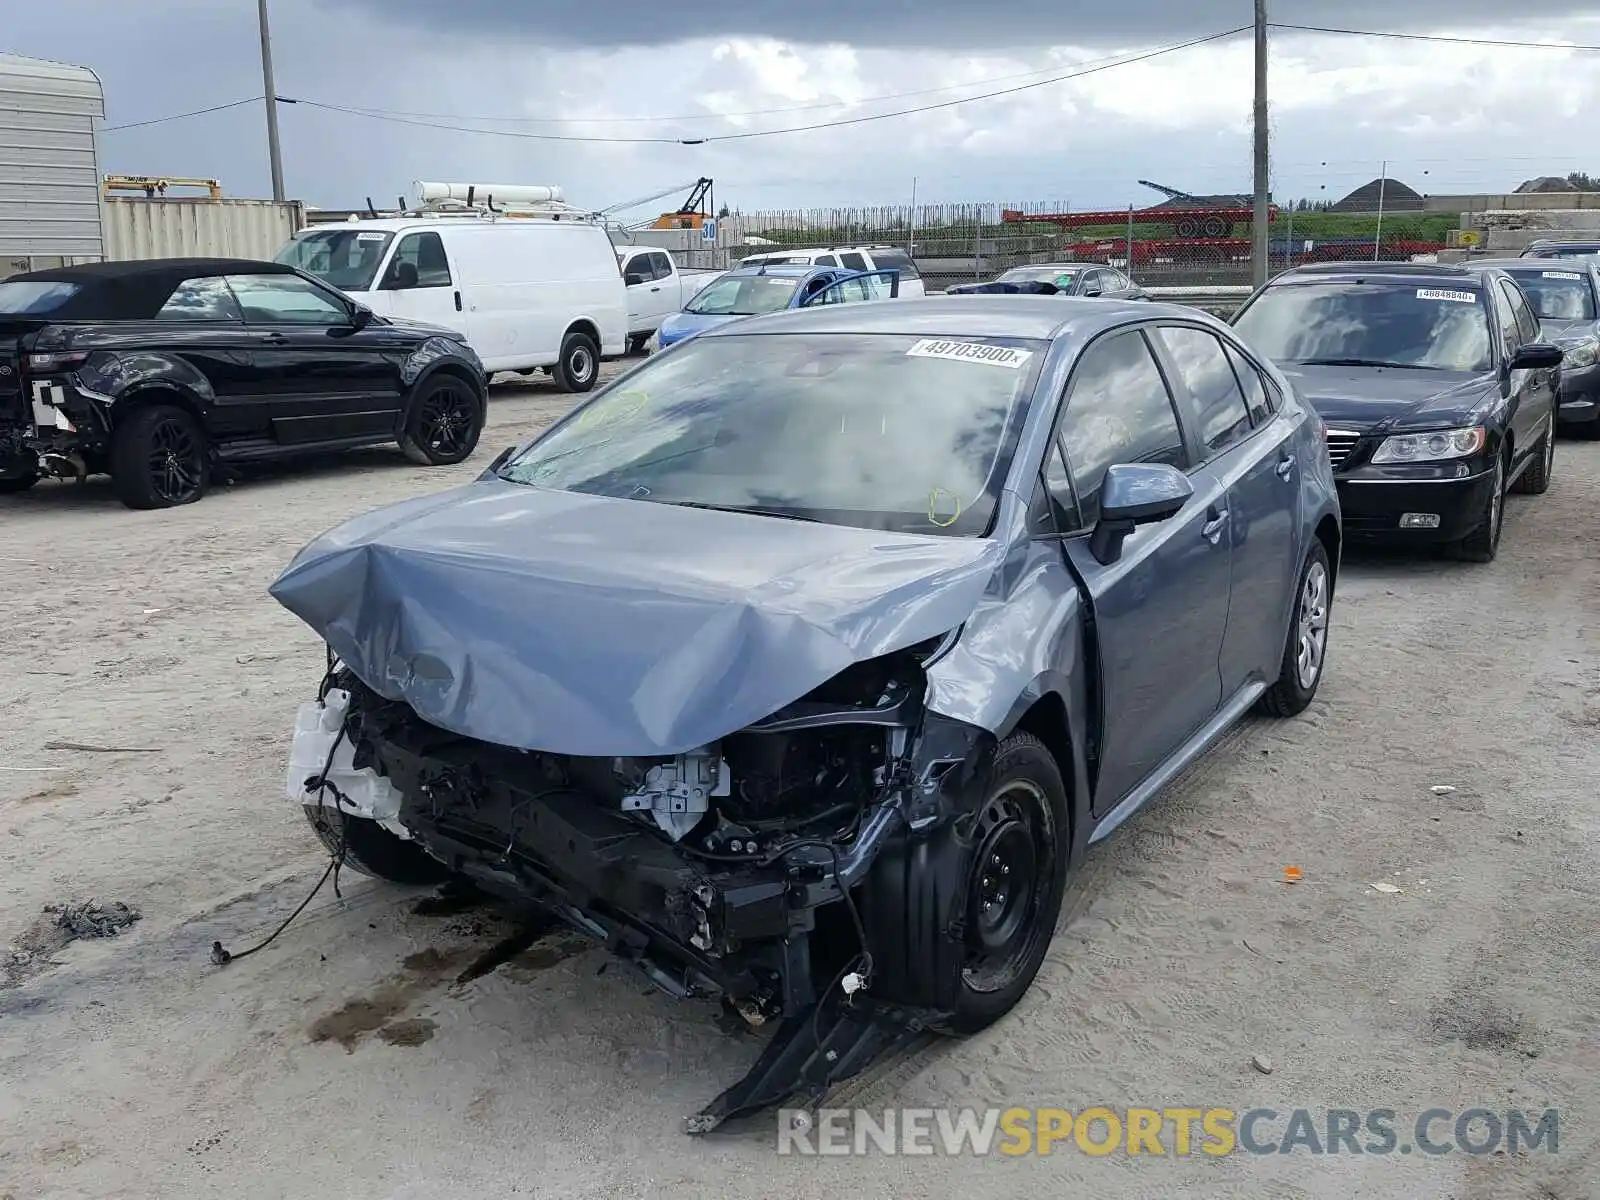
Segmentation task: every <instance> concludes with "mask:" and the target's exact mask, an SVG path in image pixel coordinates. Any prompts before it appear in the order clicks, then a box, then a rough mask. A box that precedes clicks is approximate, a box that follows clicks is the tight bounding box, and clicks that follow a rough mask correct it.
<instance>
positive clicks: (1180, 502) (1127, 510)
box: [1089, 463, 1194, 566]
mask: <svg viewBox="0 0 1600 1200" xmlns="http://www.w3.org/2000/svg"><path fill="white" fill-rule="evenodd" d="M1193 495H1194V486H1193V485H1192V484H1190V482H1189V478H1188V476H1186V475H1185V474H1184V473H1183V472H1182V471H1180V470H1178V468H1177V467H1173V466H1169V465H1167V464H1166V463H1117V464H1115V465H1113V466H1111V467H1108V468H1107V469H1106V477H1105V481H1104V482H1103V483H1102V484H1101V485H1100V520H1099V521H1097V522H1096V523H1095V527H1094V533H1093V534H1092V535H1091V536H1090V538H1089V553H1091V554H1093V555H1094V557H1095V561H1096V562H1098V563H1100V564H1101V565H1102V566H1110V565H1111V564H1112V563H1114V562H1116V561H1117V559H1119V558H1121V557H1122V543H1123V542H1124V541H1125V540H1127V537H1128V535H1129V534H1130V533H1132V532H1133V531H1134V530H1135V529H1136V528H1138V527H1139V526H1140V525H1153V524H1155V523H1156V522H1158V521H1165V520H1167V519H1168V518H1169V517H1173V516H1176V515H1177V514H1178V513H1179V512H1180V511H1181V510H1182V509H1183V506H1184V505H1185V504H1187V503H1189V500H1190V498H1191V497H1192V496H1193Z"/></svg>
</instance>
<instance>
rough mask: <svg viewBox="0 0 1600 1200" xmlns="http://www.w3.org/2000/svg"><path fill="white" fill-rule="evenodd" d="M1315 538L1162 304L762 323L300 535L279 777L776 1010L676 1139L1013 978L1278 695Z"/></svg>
mask: <svg viewBox="0 0 1600 1200" xmlns="http://www.w3.org/2000/svg"><path fill="white" fill-rule="evenodd" d="M1339 544H1340V527H1339V515H1338V504H1337V500H1336V498H1335V494H1334V486H1333V480H1332V475H1331V471H1330V469H1329V467H1328V458H1327V453H1326V451H1325V449H1324V447H1323V444H1322V440H1321V435H1320V429H1319V426H1318V422H1317V420H1316V418H1315V417H1314V416H1312V415H1310V414H1309V413H1308V411H1307V410H1306V409H1305V407H1304V406H1303V405H1302V404H1301V402H1300V401H1299V400H1298V399H1297V398H1296V396H1295V395H1294V393H1293V390H1292V388H1291V387H1290V386H1289V384H1288V383H1287V381H1286V380H1285V379H1284V378H1283V377H1282V376H1281V375H1280V374H1279V373H1278V372H1277V371H1276V370H1275V369H1274V368H1273V367H1272V365H1271V364H1270V363H1268V362H1266V361H1265V360H1263V359H1261V358H1259V357H1258V356H1256V355H1254V354H1252V353H1251V352H1250V351H1249V350H1248V348H1247V347H1245V346H1244V345H1243V344H1241V343H1240V342H1238V341H1237V340H1236V339H1235V338H1234V336H1233V334H1232V333H1231V332H1230V331H1229V330H1228V329H1227V328H1226V327H1225V326H1223V325H1221V324H1220V323H1218V322H1216V321H1214V320H1212V319H1210V318H1209V317H1206V316H1203V315H1201V314H1199V313H1197V312H1195V311H1193V310H1189V309H1183V308H1177V307H1171V306H1166V305H1159V304H1150V303H1137V304H1134V303H1127V304H1124V303H1118V302H1106V301H1076V300H1066V301H1063V300H1061V299H1059V298H1051V299H1038V298H1033V297H1022V296H1018V297H993V296H985V297H972V298H959V299H958V298H951V299H947V300H938V299H930V300H928V301H927V302H925V303H922V304H918V305H897V304H881V305H850V306H840V307H839V308H836V309H827V310H820V311H808V312H798V313H788V314H778V315H775V316H771V317H759V318H754V319H751V320H747V321H742V322H739V323H737V324H735V325H732V326H729V327H727V328H726V329H719V330H714V331H708V332H706V333H703V334H701V335H700V336H698V337H696V338H693V339H690V340H689V341H686V342H685V343H683V344H682V345H680V346H678V347H674V348H673V349H671V350H669V351H666V352H664V353H662V354H660V355H658V356H656V357H654V358H652V359H651V360H649V361H648V362H646V363H645V364H643V365H642V366H640V367H639V368H638V369H637V370H635V371H634V372H632V373H631V374H629V375H628V376H626V377H624V378H623V379H620V380H618V381H617V382H615V383H614V384H612V385H611V386H610V387H608V388H606V389H605V390H604V391H602V392H599V393H597V394H596V395H595V396H594V398H592V399H591V400H589V401H588V402H587V403H585V404H584V405H582V406H581V407H580V408H578V409H576V410H574V411H573V412H572V413H571V414H570V415H569V416H568V417H566V418H565V419H564V420H562V421H561V422H559V423H558V424H556V425H555V426H553V427H552V428H551V429H549V430H548V431H547V432H545V433H544V434H543V435H542V436H540V437H538V438H537V439H535V440H534V441H533V442H532V443H531V444H528V445H526V446H523V447H520V448H517V449H515V450H514V451H508V452H507V453H506V454H503V455H502V456H501V457H500V459H498V460H497V461H496V462H495V464H494V465H493V466H492V467H490V468H489V470H488V471H486V472H485V473H484V475H483V476H481V477H480V478H479V479H478V480H477V481H476V482H474V483H472V484H470V485H468V486H466V487H463V488H458V489H456V490H454V491H449V492H445V493H442V494H439V495H434V496H428V497H424V498H421V499H416V500H412V501H408V502H405V503H402V504H399V505H395V506H393V507H390V508H386V509H383V510H381V511H379V512H376V513H373V514H370V515H368V516H364V517H361V518H358V519H356V520H354V521H351V522H349V523H347V524H345V525H343V526H341V527H339V528H337V529H335V530H333V531H331V532H330V533H328V534H326V535H324V536H323V537H322V538H320V539H318V540H317V541H315V542H313V543H312V544H311V545H309V546H308V547H306V549H305V550H303V551H302V552H301V553H300V555H299V556H298V557H297V558H296V559H295V561H294V562H293V564H291V566H290V567H289V568H288V570H287V571H286V572H285V573H284V574H283V576H282V578H280V579H279V580H278V581H277V583H276V584H274V585H273V588H272V593H273V595H274V596H275V597H276V598H277V599H278V600H279V601H280V602H281V603H283V604H284V605H285V606H286V607H288V608H289V609H290V610H291V611H293V612H294V613H296V614H297V615H298V616H300V617H301V618H302V619H303V620H305V621H306V622H307V623H308V624H309V625H310V626H311V627H312V628H313V629H315V630H316V631H317V632H318V633H319V634H320V635H321V636H322V638H323V639H324V641H325V642H326V643H327V646H328V655H329V663H328V670H327V674H326V676H325V678H324V681H323V685H322V688H321V690H320V694H319V698H318V699H317V700H315V701H311V702H308V703H307V704H306V705H304V706H303V707H302V710H301V713H300V716H299V721H298V727H297V730H296V734H295V745H294V751H293V754H292V761H291V766H290V770H289V777H288V786H289V794H290V796H291V798H293V799H295V800H297V801H298V802H300V803H302V804H304V805H305V806H306V811H307V813H308V815H309V816H310V818H311V820H312V823H313V825H314V826H315V827H316V828H317V830H318V831H319V833H320V834H321V836H322V837H323V839H324V841H325V842H326V843H327V845H328V846H329V847H330V848H331V849H332V850H333V851H334V852H335V853H336V854H337V855H339V856H340V857H341V858H342V859H343V860H344V861H346V862H348V863H349V864H351V865H353V866H354V867H356V868H358V869H360V870H363V871H365V872H366V873H368V874H371V875H375V876H378V877H381V878H386V879H390V880H394V881H397V882H402V883H423V882H430V881H437V880H443V879H447V878H455V879H461V880H467V881H470V882H472V883H473V884H475V885H476V886H477V887H479V888H480V889H482V890H485V891H488V892H490V893H491V894H494V895H497V896H499V897H503V898H504V899H505V900H507V901H510V902H513V903H520V904H531V905H533V906H537V907H538V908H539V909H541V910H542V911H544V912H545V913H547V914H551V915H554V916H558V917H560V918H561V919H563V920H565V921H566V922H568V923H570V924H571V925H572V926H574V927H576V928H577V929H579V930H582V931H583V932H585V933H587V934H590V935H592V936H593V937H594V938H595V939H596V940H597V941H599V942H602V943H603V944H604V945H605V946H606V947H607V948H609V949H610V950H611V951H613V952H614V953H615V954H617V955H619V956H621V957H622V958H624V959H627V960H629V961H631V962H633V963H635V964H637V965H638V966H639V967H640V968H642V969H643V970H644V971H645V972H646V973H647V974H648V976H649V977H650V978H651V979H652V980H654V981H655V982H656V983H657V984H658V985H659V986H660V987H661V988H663V989H664V990H666V991H668V992H671V993H673V994H676V995H678V996H690V995H696V994H720V995H721V996H722V997H723V999H724V1001H725V1003H726V1004H727V1005H728V1007H729V1008H730V1009H732V1010H734V1011H736V1012H737V1013H739V1014H740V1015H741V1016H742V1017H743V1018H744V1019H745V1020H747V1021H748V1022H750V1023H751V1024H754V1025H761V1024H768V1023H772V1024H775V1025H776V1026H777V1029H776V1032H775V1034H774V1036H773V1038H772V1040H771V1042H770V1043H769V1044H768V1047H767V1049H766V1050H765V1052H764V1053H763V1054H762V1056H761V1058H760V1060H759V1061H758V1062H757V1063H756V1064H755V1065H754V1066H753V1067H752V1069H751V1071H750V1073H749V1075H747V1076H746V1078H745V1079H743V1080H742V1081H740V1082H739V1083H737V1084H735V1085H734V1086H733V1087H730V1088H729V1089H728V1090H727V1091H726V1092H724V1093H723V1094H722V1095H721V1096H719V1097H718V1098H717V1099H716V1100H715V1101H713V1102H712V1103H711V1104H710V1105H709V1106H708V1107H707V1108H706V1109H705V1110H704V1111H703V1112H702V1113H701V1114H699V1115H697V1116H696V1117H695V1118H692V1119H691V1123H690V1128H691V1130H694V1131H703V1130H705V1129H709V1128H711V1127H713V1126H715V1125H716V1124H717V1123H718V1122H719V1121H721V1120H723V1119H725V1118H726V1117H728V1116H731V1115H734V1114H738V1113H742V1112H748V1111H751V1110H754V1109H757V1108H760V1107H763V1106H766V1105H770V1104H775V1103H779V1102H782V1101H785V1100H790V1099H794V1098H800V1099H802V1100H805V1101H814V1100H816V1099H817V1098H819V1097H820V1095H821V1094H822V1093H823V1092H824V1091H825V1090H826V1088H827V1087H828V1086H829V1085H830V1084H831V1083H832V1082H834V1081H836V1080H837V1079H839V1078H842V1077H844V1076H846V1075H849V1074H850V1073H852V1072H854V1071H857V1070H859V1069H860V1068H861V1067H862V1066H864V1065H865V1064H866V1063H867V1062H868V1061H870V1060H871V1059H872V1058H873V1057H874V1056H876V1055H878V1054H880V1053H882V1052H884V1051H885V1050H888V1049H892V1048H893V1047H894V1046H895V1045H897V1044H899V1043H901V1042H904V1041H906V1040H908V1039H909V1038H910V1037H912V1036H914V1035H915V1034H916V1033H917V1032H919V1031H921V1030H923V1029H933V1030H940V1031H946V1032H952V1033H963V1032H970V1031H973V1030H976V1029H979V1028H982V1027H983V1026H985V1025H987V1024H989V1023H991V1022H993V1021H994V1020H996V1019H997V1018H999V1017H1000V1016H1001V1015H1003V1014H1004V1013H1005V1012H1006V1011H1007V1010H1009V1009H1010V1008H1011V1007H1012V1006H1013V1005H1015V1004H1016V1003H1017V1001H1018V1000H1019V999H1020V998H1021V996H1022V995H1023V993H1024V992H1025V991H1026V990H1027V989H1028V987H1029V985H1030V984H1031V982H1032V981H1033V978H1034V976H1035V974H1036V973H1037V972H1038V970H1039V967H1040V964H1041V962H1042V961H1043V958H1044V955H1045V953H1046V950H1047V949H1048V946H1049V943H1050V939H1051V936H1052V934H1053V932H1054V929H1055V924H1056V920H1057V916H1058V914H1059V911H1060V908H1061V904H1062V896H1063V891H1064V889H1065V887H1066V885H1067V882H1068V878H1069V875H1070V873H1071V872H1072V871H1073V869H1074V868H1075V867H1076V865H1077V864H1078V863H1079V862H1080V860H1081V859H1082V857H1083V855H1084V853H1085V850H1086V848H1087V846H1088V845H1089V844H1090V843H1091V842H1093V841H1095V840H1097V839H1099V838H1100V837H1103V836H1104V835H1106V834H1107V833H1109V832H1110V831H1111V830H1112V829H1113V828H1115V827H1116V826H1117V825H1118V824H1120V823H1121V822H1122V821H1123V820H1125V819H1126V818H1127V817H1128V816H1129V815H1130V814H1131V813H1132V812H1134V811H1135V810H1136V809H1137V808H1138V807H1139V806H1140V805H1142V804H1143V803H1144V802H1145V801H1146V800H1147V799H1149V797H1150V796H1151V795H1152V794H1153V793H1155V792H1156V791H1157V790H1158V789H1159V788H1160V787H1161V786H1162V785H1163V784H1164V783H1165V782H1166V781H1168V780H1170V779H1171V778H1172V777H1173V776H1174V775H1175V774H1177V772H1178V771H1180V770H1181V769H1182V768H1183V767H1184V766H1185V765H1186V764H1187V763H1189V762H1190V761H1192V760H1193V759H1194V758H1195V757H1196V756H1198V755H1199V754H1201V753H1203V752H1204V750H1205V749H1206V747H1207V746H1209V745H1210V744H1211V743H1212V742H1213V741H1214V740H1215V739H1216V738H1217V737H1218V736H1219V735H1220V734H1221V733H1222V732H1223V731H1224V730H1225V729H1226V728H1227V727H1228V726H1229V725H1231V724H1232V723H1233V722H1235V721H1236V720H1237V719H1238V718H1239V717H1241V716H1242V715H1243V714H1244V713H1245V712H1247V711H1248V710H1249V709H1251V708H1252V707H1253V706H1254V707H1260V708H1262V709H1264V710H1265V711H1268V712H1270V713H1273V714H1276V715H1279V716H1288V715H1292V714H1294V713H1297V712H1299V711H1301V710H1302V709H1303V708H1304V707H1305V706H1306V705H1307V704H1309V703H1310V701H1311V699H1312V697H1313V695H1314V694H1315V692H1316V690H1317V686H1318V684H1319V682H1320V680H1321V676H1322V670H1323V664H1324V662H1325V654H1326V650H1327V630H1328V619H1329V606H1330V604H1331V601H1332V596H1333V585H1334V579H1335V575H1336V572H1337V567H1338V562H1339Z"/></svg>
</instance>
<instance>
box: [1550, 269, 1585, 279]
mask: <svg viewBox="0 0 1600 1200" xmlns="http://www.w3.org/2000/svg"><path fill="white" fill-rule="evenodd" d="M1544 277H1545V278H1546V279H1582V278H1583V276H1582V275H1579V274H1578V273H1577V272H1576V271H1545V272H1544Z"/></svg>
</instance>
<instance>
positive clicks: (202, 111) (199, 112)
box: [100, 96, 263, 133]
mask: <svg viewBox="0 0 1600 1200" xmlns="http://www.w3.org/2000/svg"><path fill="white" fill-rule="evenodd" d="M262 99H263V97H261V96H249V97H247V98H245V99H243V100H230V101H229V102H228V103H226V104H213V105H212V106H211V107H210V108H197V109H195V110H194V111H193V112H181V113H173V114H172V115H171V116H168V117H151V118H150V119H149V120H148V121H130V122H129V123H128V124H126V125H102V126H101V127H100V132H101V133H118V132H120V131H121V130H124V129H143V128H144V127H145V126H146V125H165V124H166V123H167V122H168V121H187V120H188V119H189V118H190V117H203V116H205V115H206V114H207V113H214V112H221V111H223V109H227V108H241V107H243V106H244V105H246V104H256V103H259V102H260V101H261V100H262Z"/></svg>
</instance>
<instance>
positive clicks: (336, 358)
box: [227, 274, 417, 446]
mask: <svg viewBox="0 0 1600 1200" xmlns="http://www.w3.org/2000/svg"><path fill="white" fill-rule="evenodd" d="M227 280H228V286H229V287H230V288H231V289H232V290H233V294H234V296H235V297H236V298H237V299H238V301H239V307H240V309H241V311H242V312H243V314H244V322H245V326H246V328H247V329H248V330H249V331H250V332H251V334H252V338H251V341H252V348H251V357H252V358H253V359H254V361H255V363H256V367H257V374H258V380H259V385H260V394H261V398H262V402H263V403H264V404H265V406H266V408H267V418H268V425H269V430H270V433H269V436H270V437H271V438H272V440H273V441H274V442H276V443H278V444H279V445H281V446H299V445H307V444H310V443H316V442H341V441H363V440H376V439H381V438H384V437H392V436H394V434H395V433H396V432H397V431H398V425H399V411H400V402H401V379H400V368H401V365H402V364H403V363H404V361H405V358H406V355H407V352H408V349H409V347H410V346H412V345H414V344H415V342H416V340H417V339H416V336H415V335H414V334H408V333H405V332H404V331H402V330H398V329H396V328H394V327H393V326H386V325H378V324H373V325H369V326H367V328H365V329H361V330H358V329H356V327H355V325H354V324H353V322H352V315H353V305H352V304H351V303H350V302H349V301H348V300H346V299H345V298H344V297H343V296H340V295H339V294H338V293H337V292H334V291H331V290H330V289H328V288H325V287H323V286H321V285H320V284H316V283H313V282H312V281H311V280H309V279H306V278H304V277H303V276H300V275H288V274H282V275H279V274H271V275H269V274H261V275H229V276H227Z"/></svg>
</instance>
